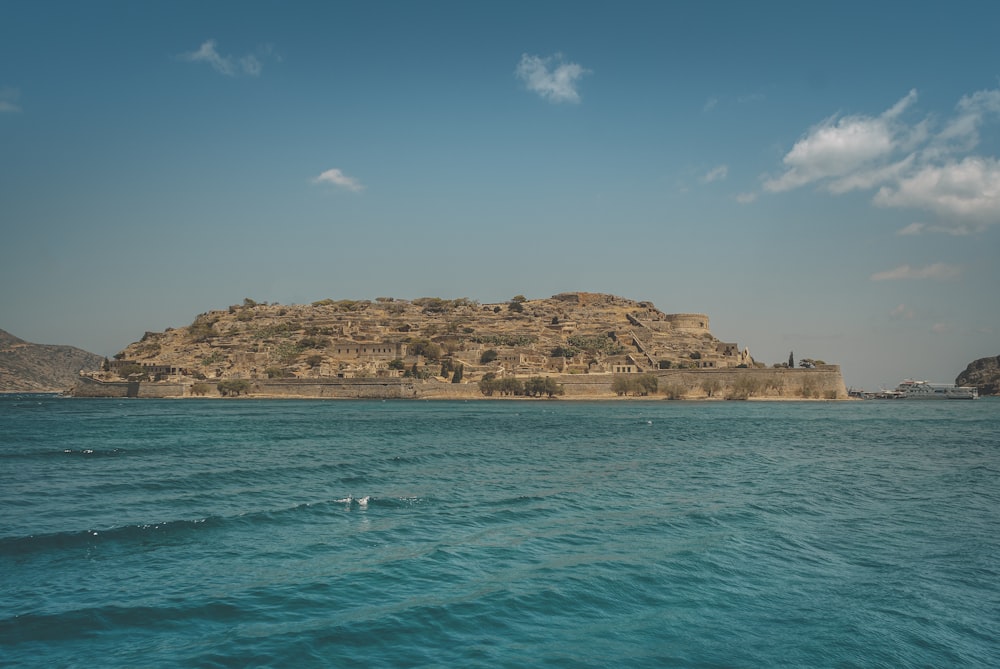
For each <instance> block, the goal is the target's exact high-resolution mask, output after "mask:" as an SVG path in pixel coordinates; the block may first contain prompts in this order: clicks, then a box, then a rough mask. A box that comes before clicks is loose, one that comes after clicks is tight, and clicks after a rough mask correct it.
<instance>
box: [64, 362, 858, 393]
mask: <svg viewBox="0 0 1000 669" xmlns="http://www.w3.org/2000/svg"><path fill="white" fill-rule="evenodd" d="M651 374H653V375H654V376H655V377H656V379H657V383H658V385H659V390H658V392H657V393H656V395H654V396H653V397H658V398H665V397H672V398H676V399H707V398H710V397H711V398H717V399H727V398H733V399H755V398H756V399H846V398H847V388H846V387H845V386H844V379H843V377H842V376H841V373H840V367H839V366H838V365H824V366H821V367H818V368H816V369H737V368H729V369H668V370H657V371H655V372H651ZM615 376H616V375H614V374H556V375H553V378H555V379H556V381H558V382H559V383H561V384H562V385H563V388H564V389H565V397H566V398H567V399H583V398H593V399H600V398H608V399H610V398H614V397H616V395H615V392H614V391H613V390H612V383H613V382H614V379H615ZM210 385H211V392H210V396H217V392H216V390H215V386H214V384H210ZM248 394H249V395H251V396H257V397H288V398H330V399H334V398H336V399H480V398H482V397H483V395H482V393H480V391H479V386H478V384H476V383H447V382H442V381H436V380H415V379H404V378H372V379H340V378H324V379H261V380H257V381H254V382H253V384H252V386H251V389H250V392H249V393H248ZM73 395H74V396H76V397H185V396H191V384H185V383H175V382H142V383H136V382H131V383H130V382H127V381H97V380H95V379H90V378H88V377H81V378H80V381H79V383H78V384H77V386H76V387H75V388H74V390H73Z"/></svg>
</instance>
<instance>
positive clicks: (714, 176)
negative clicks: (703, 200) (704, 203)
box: [701, 165, 729, 184]
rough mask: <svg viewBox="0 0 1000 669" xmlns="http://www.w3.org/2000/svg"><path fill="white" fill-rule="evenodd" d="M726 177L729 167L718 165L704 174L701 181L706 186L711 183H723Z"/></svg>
mask: <svg viewBox="0 0 1000 669" xmlns="http://www.w3.org/2000/svg"><path fill="white" fill-rule="evenodd" d="M728 175H729V166H728V165H719V166H718V167H713V168H712V169H710V170H709V171H708V172H706V173H705V176H703V177H702V178H701V180H702V181H703V182H705V183H707V184H710V183H712V182H713V181H723V180H725V178H726V177H727V176H728Z"/></svg>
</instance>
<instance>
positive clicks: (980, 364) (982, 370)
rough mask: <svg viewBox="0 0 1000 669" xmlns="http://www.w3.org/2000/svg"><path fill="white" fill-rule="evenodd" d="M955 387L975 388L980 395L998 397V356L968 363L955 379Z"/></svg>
mask: <svg viewBox="0 0 1000 669" xmlns="http://www.w3.org/2000/svg"><path fill="white" fill-rule="evenodd" d="M955 385H959V386H976V387H978V388H979V394H980V395H1000V355H998V356H996V357H995V358H980V359H979V360H976V361H975V362H971V363H969V366H968V367H966V368H965V371H964V372H962V373H961V374H959V375H958V378H957V379H955Z"/></svg>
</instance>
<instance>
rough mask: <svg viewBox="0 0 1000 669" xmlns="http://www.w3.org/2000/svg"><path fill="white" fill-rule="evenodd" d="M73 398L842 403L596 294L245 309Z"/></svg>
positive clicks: (825, 383)
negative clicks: (755, 399) (518, 398)
mask: <svg viewBox="0 0 1000 669" xmlns="http://www.w3.org/2000/svg"><path fill="white" fill-rule="evenodd" d="M74 394H77V395H81V396H87V395H100V396H104V395H109V394H110V395H123V396H124V395H131V396H213V395H228V396H233V395H236V396H239V395H244V396H245V395H257V396H288V397H418V398H427V397H452V398H467V399H468V398H473V397H487V396H488V397H513V396H525V395H533V396H565V397H634V396H645V397H657V396H659V397H661V398H662V397H673V398H706V397H707V398H723V397H728V398H742V399H745V398H750V397H760V398H764V397H772V398H827V399H840V398H844V397H846V396H847V393H846V389H845V387H844V382H843V379H842V378H841V375H840V369H839V367H837V366H836V365H825V364H820V365H817V366H816V367H813V368H811V369H799V368H795V369H788V368H774V367H772V368H766V367H765V366H764V365H762V364H760V363H758V362H756V361H754V359H753V357H752V356H751V355H750V351H749V350H748V349H747V348H745V347H744V348H740V346H739V345H738V344H737V343H736V342H724V341H721V340H720V339H718V338H716V337H715V336H714V335H713V334H712V333H711V331H710V329H709V320H708V316H706V315H704V314H667V313H664V312H661V311H660V310H659V309H657V308H656V307H655V306H654V305H653V304H652V303H650V302H645V301H636V300H631V299H627V298H623V297H618V296H614V295H606V294H599V293H563V294H559V295H554V296H552V297H550V298H545V299H527V298H525V297H523V296H520V295H518V296H515V297H514V298H512V299H510V300H509V301H506V302H501V303H494V304H481V303H479V302H477V301H475V300H470V299H467V298H458V299H441V298H419V299H415V300H401V299H394V298H388V297H383V298H377V299H375V300H333V299H326V300H320V301H317V302H314V303H312V304H308V305H281V304H266V303H259V302H256V301H254V300H251V299H246V300H244V301H243V303H242V304H237V305H233V306H230V307H228V308H227V309H222V310H218V311H211V312H207V313H203V314H200V315H199V316H197V317H196V318H195V319H194V321H193V322H192V323H191V324H190V325H187V326H184V327H178V328H168V329H167V330H165V331H163V332H147V333H146V334H145V335H144V336H143V337H142V338H141V339H140V340H139V341H137V342H134V343H132V344H130V345H129V346H127V347H126V348H125V349H124V350H123V351H121V352H120V353H119V354H117V355H116V356H115V359H114V360H112V361H109V362H108V363H107V364H106V365H105V368H104V369H103V370H102V371H101V372H99V373H94V374H88V375H85V376H84V377H82V378H81V379H80V382H79V383H78V384H77V387H76V389H75V390H74Z"/></svg>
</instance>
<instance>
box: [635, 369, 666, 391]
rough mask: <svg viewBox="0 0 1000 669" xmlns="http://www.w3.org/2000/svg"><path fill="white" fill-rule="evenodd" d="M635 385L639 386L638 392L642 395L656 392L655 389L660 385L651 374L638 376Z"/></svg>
mask: <svg viewBox="0 0 1000 669" xmlns="http://www.w3.org/2000/svg"><path fill="white" fill-rule="evenodd" d="M636 383H637V384H638V386H639V391H640V392H641V393H642V394H643V395H652V394H653V393H655V392H656V390H657V388H658V387H659V385H660V384H659V382H658V381H657V380H656V377H655V376H653V375H652V374H642V375H640V376H639V378H638V379H636Z"/></svg>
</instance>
